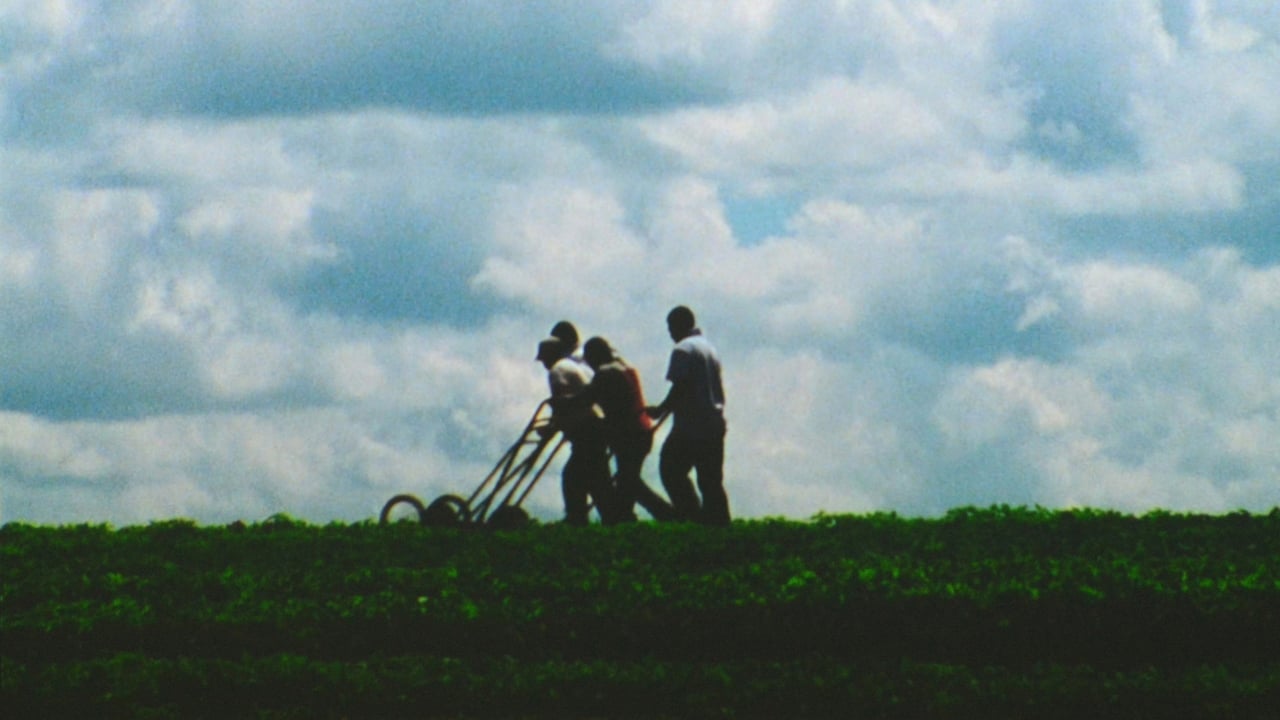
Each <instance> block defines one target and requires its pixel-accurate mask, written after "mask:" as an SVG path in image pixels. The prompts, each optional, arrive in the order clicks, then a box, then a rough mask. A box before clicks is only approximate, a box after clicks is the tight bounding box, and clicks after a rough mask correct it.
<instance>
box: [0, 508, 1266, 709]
mask: <svg viewBox="0 0 1280 720" xmlns="http://www.w3.org/2000/svg"><path fill="white" fill-rule="evenodd" d="M0 581H2V583H0V670H2V671H3V679H2V683H0V712H3V713H4V715H5V716H6V717H91V716H92V717H175V718H191V717H262V718H313V717H350V718H361V717H443V718H478V717H523V718H542V717H547V718H550V717H556V718H560V717H658V718H662V717H842V718H844V717H871V718H899V717H901V718H918V717H956V718H962V717H964V718H967V717H984V718H1002V717H1008V718H1015V717H1016V718H1023V717H1036V718H1079V717H1091V718H1109V717H1116V718H1121V717H1124V718H1131V717H1179V718H1197V717H1199V718H1217V717H1231V718H1274V717H1276V715H1275V712H1276V708H1280V509H1277V510H1273V511H1271V512H1270V513H1267V514H1249V513H1235V514H1229V515H1216V516H1209V515H1187V514H1173V513H1166V512H1156V513H1150V514H1147V515H1143V516H1140V517H1135V516H1130V515H1124V514H1119V513H1114V512H1104V511H1096V510H1071V511H1051V510H1046V509H1042V508H1014V507H1005V506H1000V507H992V508H985V509H977V508H962V509H957V510H954V511H952V512H950V513H948V514H947V515H945V516H944V517H940V518H904V517H899V516H897V515H894V514H871V515H819V516H817V517H815V518H812V519H810V520H808V521H803V522H800V521H788V520H781V519H765V520H750V521H739V522H737V523H735V524H734V525H733V526H732V527H730V528H704V527H698V526H689V525H656V524H650V523H641V524H638V525H634V526H624V527H611V528H603V527H599V526H593V527H588V528H570V527H562V526H558V525H536V524H535V525H534V526H532V527H529V528H526V529H522V530H518V531H510V532H489V531H483V530H454V529H440V528H425V527H421V526H418V525H416V524H407V523H400V524H392V525H377V524H373V523H358V524H330V525H324V526H319V525H310V524H306V523H302V522H297V521H294V520H292V519H290V518H288V517H285V516H276V517H273V518H271V519H269V520H267V521H265V522H262V523H257V524H250V525H245V524H243V523H235V524H232V525H229V526H216V527H215V526H199V525H196V524H194V523H191V522H186V521H167V522H157V523H154V524H151V525H147V526H137V527H124V528H112V527H108V526H101V525H79V526H62V527H46V526H32V525H24V524H9V525H6V526H4V527H3V528H0Z"/></svg>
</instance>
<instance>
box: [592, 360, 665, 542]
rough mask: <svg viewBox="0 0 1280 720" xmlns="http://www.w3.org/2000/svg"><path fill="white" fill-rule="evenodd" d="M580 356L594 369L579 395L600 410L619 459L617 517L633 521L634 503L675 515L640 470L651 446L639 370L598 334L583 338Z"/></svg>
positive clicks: (657, 512)
mask: <svg viewBox="0 0 1280 720" xmlns="http://www.w3.org/2000/svg"><path fill="white" fill-rule="evenodd" d="M582 357H583V359H584V360H586V362H587V364H588V365H590V366H591V369H592V370H593V371H594V373H595V374H594V375H593V376H592V378H591V384H590V385H589V386H588V387H587V389H586V391H585V392H584V393H583V398H584V401H586V402H591V403H594V404H595V405H596V406H597V407H599V408H600V410H601V411H602V412H603V413H604V425H605V437H606V439H607V441H608V443H609V449H610V450H612V451H613V457H614V461H615V462H616V463H617V475H616V476H615V477H614V487H615V490H616V494H615V496H614V502H615V504H616V509H617V512H618V519H619V520H620V521H623V522H628V521H633V520H635V519H636V515H635V506H636V503H639V504H640V506H641V507H643V508H644V509H645V510H646V511H648V513H649V514H650V515H651V516H653V519H655V520H659V521H665V520H672V519H674V518H675V511H674V509H673V508H672V507H671V503H669V502H667V501H666V500H665V499H663V498H662V496H660V495H658V494H657V493H655V492H654V491H653V489H652V488H650V487H649V485H648V484H647V483H645V481H644V478H643V477H641V474H640V470H641V466H642V465H644V459H645V458H646V457H647V456H648V455H649V451H650V450H651V449H653V420H652V419H651V418H650V417H649V415H648V414H647V413H646V412H645V403H644V392H643V390H642V389H641V387H640V374H639V373H637V372H636V370H635V368H633V367H631V366H630V365H628V364H627V363H626V361H624V360H623V359H622V358H621V357H619V356H618V354H617V353H616V352H614V349H613V347H612V346H611V345H609V341H608V340H605V339H604V338H602V337H593V338H591V339H590V340H587V342H586V344H585V345H583V346H582Z"/></svg>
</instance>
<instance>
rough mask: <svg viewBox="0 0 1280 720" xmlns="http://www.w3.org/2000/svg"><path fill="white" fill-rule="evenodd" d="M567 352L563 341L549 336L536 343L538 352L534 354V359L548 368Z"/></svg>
mask: <svg viewBox="0 0 1280 720" xmlns="http://www.w3.org/2000/svg"><path fill="white" fill-rule="evenodd" d="M568 354H569V351H568V350H567V349H566V348H565V342H564V341H563V340H561V339H560V338H558V337H549V338H547V339H545V340H543V341H542V342H540V343H538V354H537V355H536V356H534V358H533V359H534V360H537V361H539V362H541V363H542V365H543V367H545V368H547V369H548V370H550V369H551V366H552V365H555V364H556V363H557V362H559V361H560V360H561V358H563V357H565V356H566V355H568Z"/></svg>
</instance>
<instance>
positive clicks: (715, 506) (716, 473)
mask: <svg viewBox="0 0 1280 720" xmlns="http://www.w3.org/2000/svg"><path fill="white" fill-rule="evenodd" d="M695 467H696V468H697V472H698V492H699V493H700V494H701V495H702V516H701V517H700V518H699V519H700V520H701V521H702V522H703V523H705V524H707V525H728V524H729V523H730V517H729V496H728V494H727V493H726V492H725V489H724V435H723V434H722V435H720V436H719V437H716V438H713V439H711V440H708V441H707V442H706V443H705V444H704V445H703V446H702V447H701V448H699V452H698V458H697V462H696V463H695Z"/></svg>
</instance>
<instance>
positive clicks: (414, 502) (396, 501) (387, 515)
mask: <svg viewBox="0 0 1280 720" xmlns="http://www.w3.org/2000/svg"><path fill="white" fill-rule="evenodd" d="M400 504H404V505H408V506H410V507H412V508H413V509H414V511H415V514H414V517H413V519H414V520H417V521H418V522H422V521H423V520H422V517H423V516H422V514H423V512H425V508H424V507H423V506H422V501H421V500H419V499H418V498H416V497H414V496H413V495H407V494H406V495H396V496H395V497H393V498H391V499H390V500H388V501H387V504H386V505H383V506H382V514H381V515H379V516H378V522H380V523H382V524H383V525H386V524H387V523H389V522H393V521H392V519H391V511H392V510H393V509H395V507H396V506H397V505H400ZM397 519H398V520H408V519H409V518H397Z"/></svg>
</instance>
